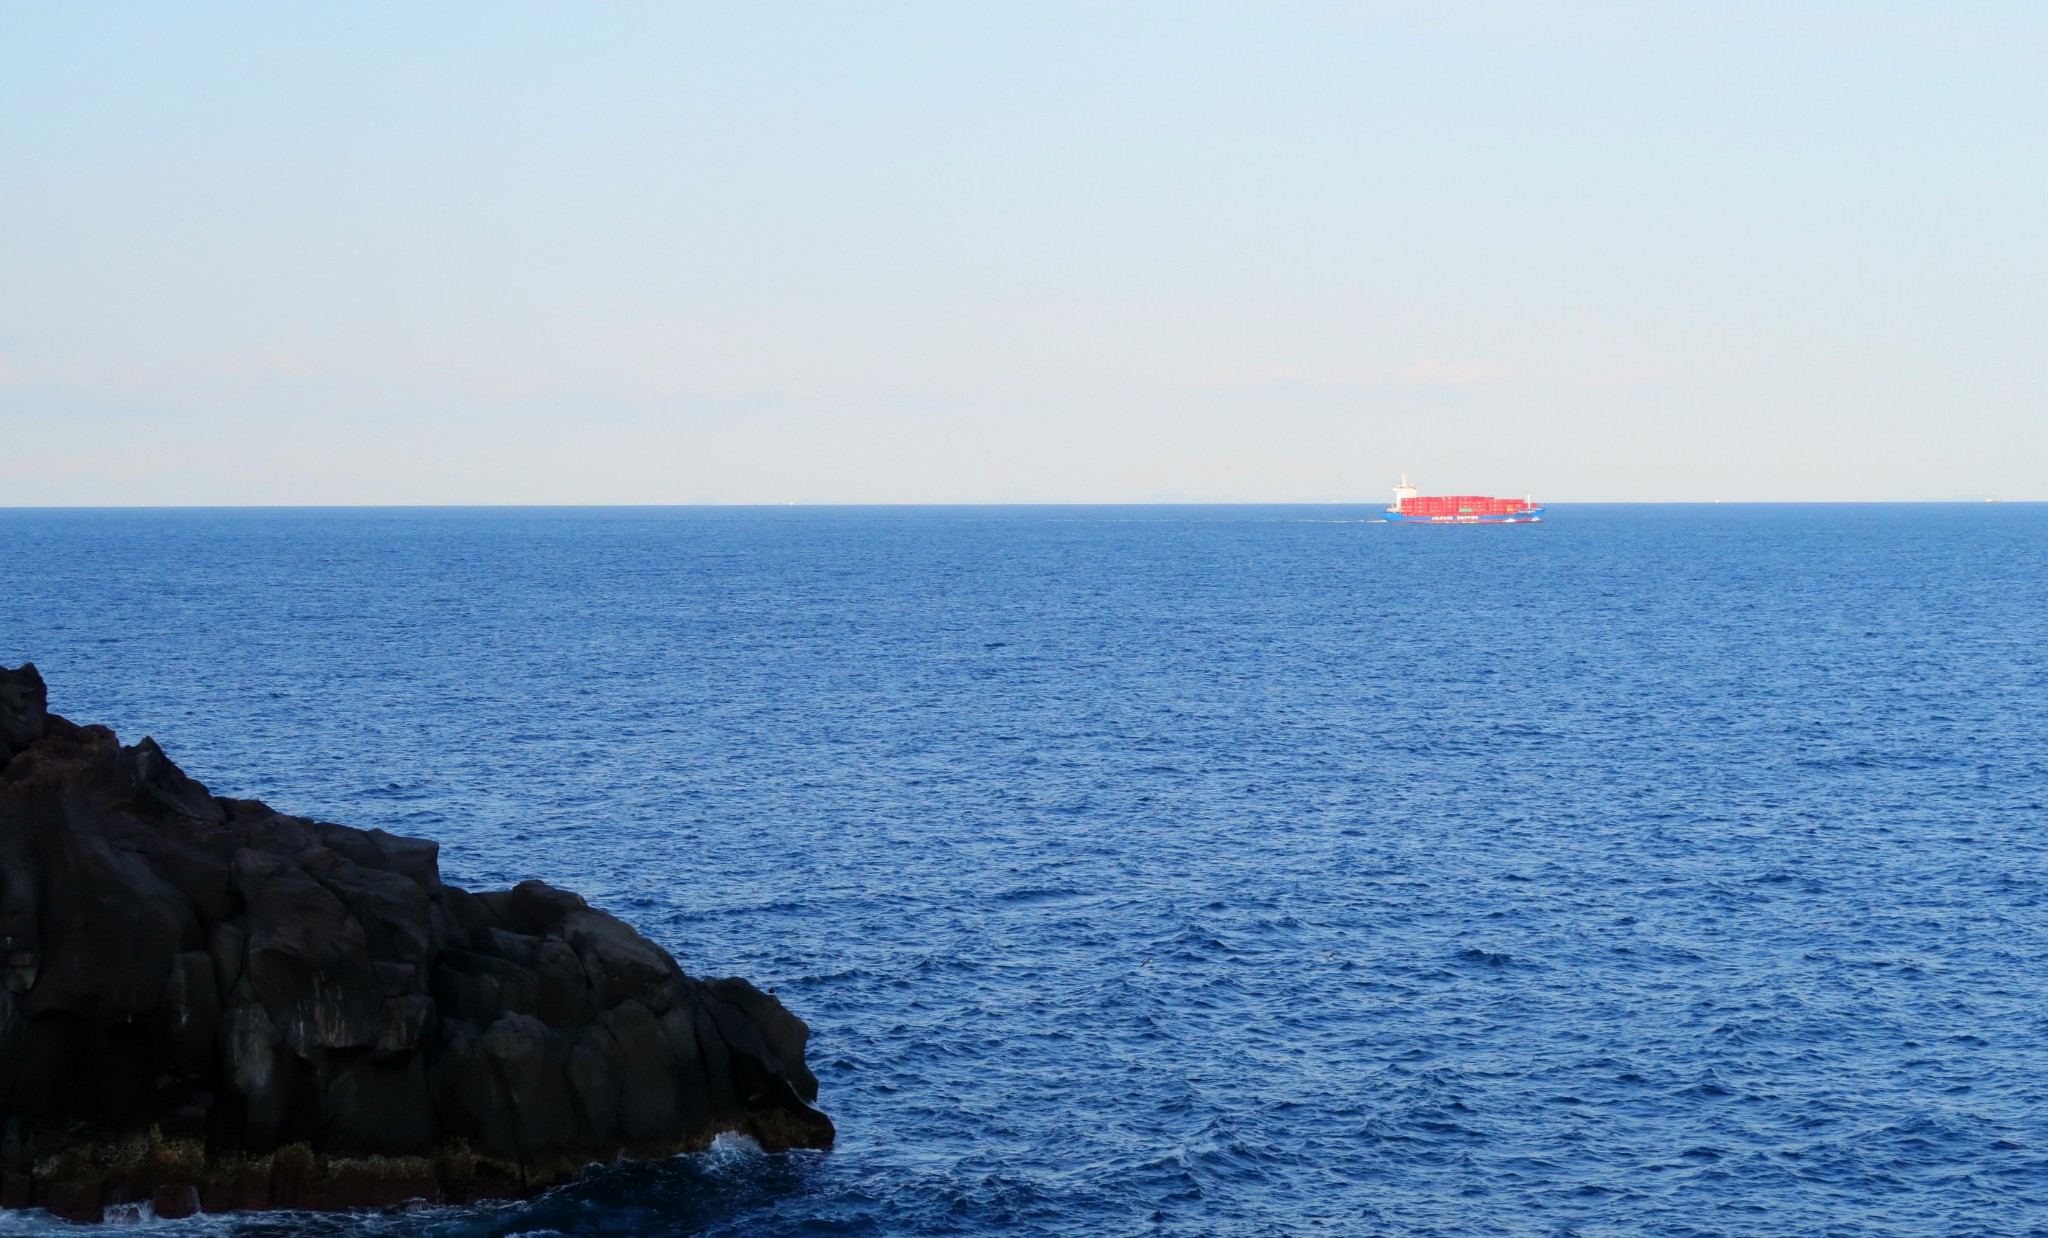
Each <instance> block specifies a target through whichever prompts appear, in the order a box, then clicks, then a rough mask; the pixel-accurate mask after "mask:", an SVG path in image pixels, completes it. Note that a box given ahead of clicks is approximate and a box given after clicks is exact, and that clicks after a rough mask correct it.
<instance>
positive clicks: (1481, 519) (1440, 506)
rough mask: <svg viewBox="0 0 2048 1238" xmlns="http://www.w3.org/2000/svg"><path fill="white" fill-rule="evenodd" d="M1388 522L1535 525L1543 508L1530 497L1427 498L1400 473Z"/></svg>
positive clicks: (1541, 516)
mask: <svg viewBox="0 0 2048 1238" xmlns="http://www.w3.org/2000/svg"><path fill="white" fill-rule="evenodd" d="M1387 519H1388V520H1398V521H1401V522H1403V523H1410V524H1535V523H1536V522H1538V521H1540V520H1542V519H1543V508H1542V507H1541V506H1539V505H1538V504H1537V502H1536V500H1535V499H1534V498H1533V497H1531V498H1527V499H1495V498H1489V497H1487V496H1485V495H1479V494H1450V495H1424V494H1423V493H1422V492H1421V491H1420V490H1417V489H1416V488H1415V486H1414V485H1413V484H1412V483H1410V482H1409V480H1408V474H1406V473H1403V474H1401V481H1400V484H1399V485H1396V486H1395V487H1394V505H1393V506H1392V507H1389V508H1388V509H1387Z"/></svg>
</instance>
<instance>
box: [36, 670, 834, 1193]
mask: <svg viewBox="0 0 2048 1238" xmlns="http://www.w3.org/2000/svg"><path fill="white" fill-rule="evenodd" d="M808 1036H809V1029H808V1028H806V1027H805V1026H804V1024H803V1023H802V1021H801V1020H799V1019H797V1018H796V1017H795V1016H794V1015H792V1014H791V1013H790V1012H789V1011H788V1010H786V1009H784V1008H783V1006H782V1004H781V1003H780V1002H779V1001H777V1000H776V999H775V998H774V997H773V996H770V995H768V994H766V993H763V992H761V991H760V990H759V989H756V988H755V987H754V986H753V985H751V984H749V983H748V982H746V981H745V980H739V979H726V980H715V981H708V982H707V981H703V980H698V979H694V978H692V977H690V976H687V975H684V974H683V972H682V970H681V968H680V967H678V966H677V964H676V962H675V960H674V959H673V958H671V957H670V956H669V955H668V954H667V953H666V952H665V951H663V950H662V949H661V948H660V947H658V946H656V945H654V944H653V943H651V942H649V941H648V940H647V939H646V938H644V937H642V936H640V935H639V934H638V933H637V932H635V931H634V930H633V929H632V928H630V927H629V926H627V925H626V924H624V923H622V922H621V921H619V920H617V919H616V918H614V917H612V916H610V915H607V914H606V913H604V912H602V911H599V910H597V909H595V908H592V907H589V906H587V905H586V904H585V903H584V901H583V899H582V898H580V897H579V896H577V895H575V894H573V893H570V892H569V891H566V890H559V889H555V888H553V887H551V886H548V885H545V884H542V883H541V882H538V881H528V882H524V883H522V884H520V885H518V886H516V887H514V888H513V889H511V890H502V891H493V892H488V893H471V892H469V891H465V890H461V889H458V888H456V887H454V886H451V885H448V884H446V883H445V882H443V881H442V880H441V877H440V870H439V865H438V847H437V846H436V844H434V843H432V842H430V841H427V840H424V839H417V838H401V837H397V836H395V835H391V834H387V833H385V832H383V831H381V830H356V829H350V828H348V827H346V826H340V825H333V824H328V823H325V822H320V821H315V820H311V819H308V818H305V817H297V816H291V815H287V814H284V813H279V812H276V811H274V810H273V809H271V808H269V807H268V806H266V805H264V804H261V803H258V802H256V801H254V800H236V799H227V798H222V797H216V796H214V795H212V794H211V793H210V792H209V791H208V790H207V788H206V787H204V786H202V785H201V784H200V783H198V782H196V781H194V780H193V779H192V778H190V777H188V776H186V775H185V774H184V773H183V771H181V770H179V768H178V767H177V766H176V765H175V764H173V763H172V761H171V760H170V759H169V758H168V757H167V756H165V755H164V753H163V751H162V749H160V748H159V747H158V746H157V745H156V744H155V742H154V741H152V740H149V739H146V738H145V739H143V740H142V741H140V742H139V743H136V744H134V745H131V746H125V747H124V746H123V745H121V743H120V742H119V741H118V740H117V739H116V737H115V735H114V733H113V732H111V731H109V730H107V729H106V728H105V727H99V726H78V725H75V724H73V723H71V722H69V721H67V720H65V719H63V718H61V717H58V716H56V715H54V714H51V713H49V711H48V708H47V693H46V690H45V687H44V685H43V681H42V678H41V676H40V675H38V674H37V672H36V670H35V668H34V667H33V666H24V667H21V668H20V669H17V670H8V669H5V668H0V1207H12V1208H22V1207H40V1208H46V1209H48V1210H49V1211H51V1212H53V1213H56V1214H58V1215H61V1216H67V1217H72V1218H74V1219H79V1220H97V1219H99V1218H100V1216H101V1215H102V1210H103V1209H105V1208H107V1207H109V1206H115V1205H121V1204H130V1203H140V1202H149V1203H151V1205H152V1207H153V1208H154V1210H155V1212H156V1214H157V1215H159V1216H174V1215H186V1214H189V1213H191V1212H193V1211H199V1210H204V1211H210V1212H217V1211H232V1210H242V1209H262V1208H350V1207H376V1206H388V1205H394V1204H400V1203H403V1202H406V1201H408V1200H414V1199H425V1200H430V1201H443V1202H451V1203H456V1202H466V1201H469V1200H474V1199H479V1198H490V1197H504V1196H520V1195H526V1194H531V1193H533V1192H535V1191H538V1190H541V1189H544V1188H545V1187H547V1186H550V1185H552V1184H554V1183H557V1182H560V1181H562V1180H564V1179H566V1178H568V1177H570V1176H573V1175H574V1174H575V1173H577V1172H578V1171H579V1170H580V1169H581V1168H582V1167H583V1166H586V1165H588V1164H590V1163H592V1162H594V1161H602V1160H609V1159H613V1158H615V1157H619V1156H629V1157H655V1156H665V1155H669V1154H672V1153H675V1152H679V1151H685V1150H690V1149H695V1148H701V1147H704V1146H706V1145H708V1144H709V1143H710V1141H711V1139H712V1138H713V1137H714V1136H715V1135H717V1134H719V1133H721V1132H727V1131H733V1132H740V1133H744V1134H746V1135H749V1136H751V1137H752V1138H753V1139H755V1140H756V1141H758V1142H759V1143H760V1144H761V1145H762V1146H763V1147H765V1148H768V1149H771V1150H775V1149H785V1148H791V1147H812V1148H823V1147H829V1146H830V1145H831V1142H832V1138H833V1130H832V1124H831V1122H830V1121H829V1120H828V1119H827V1118H826V1117H825V1116H824V1115H823V1114H822V1113H820V1112H819V1111H818V1110H816V1109H815V1108H813V1107H812V1102H814V1101H815V1100H816V1099H817V1091H818V1084H817V1080H816V1079H815V1078H814V1077H813V1076H812V1074H811V1072H810V1071H809V1069H808V1068H807V1067H806V1066H805V1065H804V1047H805V1042H806V1040H807V1039H808Z"/></svg>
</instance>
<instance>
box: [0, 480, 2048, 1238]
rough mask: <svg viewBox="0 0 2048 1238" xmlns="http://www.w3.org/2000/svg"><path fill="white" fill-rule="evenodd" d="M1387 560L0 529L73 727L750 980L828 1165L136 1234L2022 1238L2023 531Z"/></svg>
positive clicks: (2045, 922) (908, 544) (2029, 964)
mask: <svg viewBox="0 0 2048 1238" xmlns="http://www.w3.org/2000/svg"><path fill="white" fill-rule="evenodd" d="M1373 515H1374V511H1373V509H1371V508H1369V507H1342V506H1323V507H1103V508H1066V507H1062V508H1028V507H1025V508H902V509H887V508H846V509H822V508H683V509H670V508H652V509H419V510H400V509H346V510H311V509H294V510H210V511H208V510H109V511H30V510H12V511H0V662H5V663H6V664H8V665H13V664H15V663H18V662H20V661H23V660H31V661H34V662H35V663H36V664H37V665H38V666H40V667H41V668H42V670H43V672H44V674H45V676H46V678H47V679H48V680H49V682H50V686H51V705H52V707H53V708H54V709H55V710H56V711H57V712H60V713H62V714H64V715H66V716H68V717H70V718H72V719H73V720H74V721H79V722H103V723H106V724H109V725H111V726H113V727H114V728H115V729H116V730H118V731H119V732H120V733H121V735H122V737H123V738H124V739H125V740H128V741H131V742H132V741H134V740H137V739H140V738H141V737H142V736H144V735H152V736H154V737H156V739H157V740H158V741H159V742H161V743H162V744H163V746H164V747H165V749H166V750H167V751H168V752H169V753H170V755H171V756H172V757H173V759H175V760H177V761H178V762H179V763H180V764H181V765H182V766H183V767H184V768H185V769H186V771H187V772H189V773H191V774H192V775H193V776H195V777H197V778H199V779H201V780H203V781H204V782H206V783H207V784H208V785H209V786H210V787H212V788H213V789H214V790H215V791H216V792H217V793H221V794H232V795H238V796H254V797H258V798H261V799H264V800H266V801H269V802H270V803H272V804H273V805H274V806H276V807H278V808H280V809H283V810H286V811H291V812H297V813H302V814H306V815H313V816H318V817H321V818H323V819H326V820H334V821H340V822H343V823H346V824H350V825H355V826H361V827H372V826H377V827H382V828H384V829H388V830H392V831H396V832H399V833H406V834H419V835H426V836H429V837H433V838H436V839H439V840H440V841H441V843H442V864H443V869H444V872H445V873H446V874H447V875H448V877H449V878H450V879H451V880H452V881H455V882H457V883H458V884H463V885H467V886H470V887H472V888H486V887H502V886H505V885H509V884H511V883H513V882H515V881H517V880H520V879H523V878H527V877H540V878H544V879H546V880H548V881H550V882H553V883H555V884H558V885H562V886H567V887H569V888H572V889H575V890H578V891H581V892H582V893H584V894H585V895H586V896H588V897H589V899H590V900H591V901H592V902H593V903H595V904H597V905H599V906H602V907H605V908H607V909H608V910H611V911H613V912H615V913H617V914H619V915H620V916H622V917H624V918H625V919H627V920H628V921H630V922H632V923H633V924H635V925H636V926H638V927H639V928H640V929H641V930H642V931H643V932H645V933H646V934H648V935H649V936H650V937H652V938H654V939H655V940H657V941H659V942H660V943H661V944H662V945H664V946H665V947H667V948H668V949H669V950H671V951H673V952H674V953H675V955H676V957H677V958H678V959H679V960H680V961H681V963H682V964H683V967H684V968H685V970H687V971H690V972H691V973H693V974H697V975H702V976H724V975H741V976H746V977H748V978H750V979H752V980H754V981H755V982H757V983H758V984H760V985H761V986H762V987H763V988H772V989H774V990H775V991H776V992H777V993H778V994H779V995H780V996H781V998H782V999H783V1001H784V1002H785V1003H787V1005H788V1006H789V1007H790V1008H791V1009H792V1010H794V1011H795V1012H796V1013H797V1014H798V1015H799V1016H800V1017H802V1018H803V1019H805V1020H806V1021H807V1022H808V1023H809V1024H810V1026H811V1028H812V1032H813V1037H812V1041H811V1062H812V1065H813V1067H814V1068H815V1070H816V1071H817V1073H818V1076H819V1078H820V1080H821V1082H822V1091H821V1095H820V1103H821V1105H822V1107H823V1108H825V1109H826V1111H827V1112H829V1113H830V1114H831V1115H832V1117H833V1118H834V1119H835V1121H836V1122H837V1123H838V1126H839V1131H840V1143H839V1146H838V1147H837V1148H836V1149H835V1150H834V1151H832V1152H829V1153H822V1154H816V1153H804V1154H789V1155H779V1156H766V1155H763V1154H761V1153H759V1152H758V1151H754V1150H752V1149H751V1148H750V1147H748V1146H747V1145H745V1144H744V1143H743V1142H739V1141H722V1142H721V1143H720V1144H719V1145H718V1146H716V1147H714V1148H713V1149H712V1150H711V1151H709V1152H707V1153H703V1154H700V1155H695V1156H688V1157H683V1158H679V1159H677V1160H674V1161H669V1162H662V1163H655V1164H643V1165H625V1166H615V1167H610V1168H607V1169H603V1170H599V1171H597V1172H594V1173H592V1174H591V1175H589V1176H588V1177H587V1178H585V1179H583V1180H581V1181H579V1182H578V1183H576V1184H575V1185H573V1186H570V1187H567V1188H564V1189H562V1190H560V1191H557V1192H556V1193H554V1194H551V1195H548V1196H545V1197H542V1198H540V1199H537V1200H533V1201H528V1202H524V1203H518V1204H507V1205H502V1206H493V1207H479V1208H464V1209H429V1210H424V1211H418V1212H410V1213H403V1212H401V1213H389V1214H359V1215H349V1216H332V1217H292V1216H278V1215H270V1216H247V1217H210V1218H198V1219H194V1220H191V1221H182V1222H157V1223H156V1224H158V1225H161V1226H162V1227H163V1228H166V1229H176V1230H180V1231H192V1232H202V1233H209V1234H212V1233H219V1234H235V1235H285V1234H321V1235H327V1234H332V1235H341V1234H391V1235H436V1236H448V1238H454V1236H457V1235H514V1234H519V1235H550V1234H575V1235H585V1234H589V1235H596V1234H634V1235H683V1234H708V1235H747V1236H750V1238H752V1236H757V1235H765V1236H779V1235H825V1234H831V1235H981V1234H989V1235H997V1234H1001V1235H1009V1234H1018V1235H1023V1234H1047V1235H1090V1236H1094V1235H1292V1234H1302V1235H1353V1234H1357V1235H1379V1234H1385V1235H1444V1236H1449V1235H1523V1234H1528V1235H1578V1236H1584V1238H1592V1236H1595V1235H1672V1236H1677V1235H1770V1236H1773V1238H1776V1236H1782V1235H1790V1234H1798V1235H1834V1234H1840V1235H1930V1234H1955V1235H1991V1234H2048V506H2043V505H2022V504H2005V505H1984V504H1978V505H1961V504H1958V505H1926V506H1905V505H1900V506H1890V505H1853V506H1832V505H1788V506H1748V505H1709V506H1640V507H1638V506H1573V505H1555V506H1553V507H1552V508H1551V512H1550V519H1549V520H1548V521H1547V522H1546V523H1543V524H1541V525H1533V526H1517V527H1498V526H1496V527H1464V528H1433V527H1414V526H1401V525H1389V524H1384V523H1379V522H1376V521H1374V520H1373V519H1372V516H1373ZM66 1229H68V1226H66V1225H65V1224H64V1223H61V1222H56V1221H52V1220H50V1219H49V1218H47V1217H43V1216H41V1215H27V1214H19V1213H17V1214H4V1215H0V1234H19V1233H27V1232H44V1231H51V1232H54V1231H57V1230H66Z"/></svg>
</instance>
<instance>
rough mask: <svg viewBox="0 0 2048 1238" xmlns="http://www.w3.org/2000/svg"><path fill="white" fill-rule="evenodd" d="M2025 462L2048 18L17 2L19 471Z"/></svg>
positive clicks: (741, 487)
mask: <svg viewBox="0 0 2048 1238" xmlns="http://www.w3.org/2000/svg"><path fill="white" fill-rule="evenodd" d="M1401 469H1406V470H1408V471H1409V472H1410V473H1411V474H1413V475H1414V476H1415V477H1416V479H1417V480H1418V481H1419V482H1421V483H1422V484H1423V486H1424V488H1425V489H1426V490H1433V491H1494V492H1501V493H1513V494H1522V493H1525V492H1534V493H1535V494H1536V495H1537V496H1538V497H1540V498H1547V499H1552V500H1631V499H1711V498H1726V499H1730V500H1739V499H1801V498H1813V499H1915V498H1963V497H1982V496H1991V495H1995V496H1998V497H2003V498H2008V499H2023V498H2027V499H2048V5H2044V4H2041V3H2038V2H2036V0H2027V2H2025V3H2008V4H1994V3H1980V4H1971V3H1927V4H1903V3H1882V2H1871V3H1854V4H1850V3H1840V4H1836V3H1811V4H1802V3H1795V2H1793V0H1776V2H1773V3H1680V2H1656V3H1652V2H1648V0H1644V2H1641V3H1627V4H1623V3H1590V2H1589V3H1527V4H1515V3H1494V4H1476V3H1475V4H1462V3H1455V2H1444V0H1438V2H1430V3H1421V2H1418V3H1387V4H1370V3H1361V4H1316V3H1249V2H1247V3H1241V4H1195V3H1175V4H1107V3H1104V4H1060V3H1040V2H1033V3H1028V4H1027V3H1018V4H1009V5H998V4H985V3H944V4H939V3H933V4H882V3H868V4H844V5H828V4H803V5H796V4H788V5H782V4H770V3H749V4H720V5H703V6H698V5H684V4H661V5H606V6H594V5H569V4H561V5H513V4H503V3H493V4H488V5H485V4H476V5H462V4H421V3H403V4H388V5H383V4H362V3H351V4H334V5H329V6H325V7H315V6H309V5H297V4H291V5H280V4H250V5H226V4H199V3H178V4H161V3H150V4H136V5H123V4H97V3H96V4H75V5H73V4H49V3H42V2H40V0H38V2H36V3H17V2H4V3H0V505H4V504H44V503H58V504H65V503H91V504H97V503H296V502H312V503H392V502H405V503H412V502H425V503H472V502H536V503H550V502H599V503H603V502H651V503H669V502H701V501H714V502H784V501H796V502H1012V501H1025V502H1029V501H1046V502H1067V501H1158V500H1170V501H1178V500H1192V501H1325V500H1375V501H1376V500H1383V499H1384V497H1385V494H1386V491H1387V489H1388V487H1389V485H1390V483H1391V481H1392V475H1393V474H1394V473H1396V472H1398V471H1399V470H1401Z"/></svg>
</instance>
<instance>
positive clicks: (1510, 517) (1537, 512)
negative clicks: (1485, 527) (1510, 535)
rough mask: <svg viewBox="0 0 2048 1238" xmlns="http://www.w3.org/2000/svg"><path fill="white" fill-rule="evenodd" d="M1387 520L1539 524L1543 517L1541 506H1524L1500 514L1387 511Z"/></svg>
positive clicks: (1400, 522)
mask: <svg viewBox="0 0 2048 1238" xmlns="http://www.w3.org/2000/svg"><path fill="white" fill-rule="evenodd" d="M1386 517H1387V520H1388V521H1389V522H1390V523H1394V524H1537V523H1539V522H1541V521H1542V519H1543V509H1542V508H1540V507H1529V508H1524V509H1522V510H1521V511H1517V512H1502V513H1500V514H1498V515H1495V514H1492V513H1479V512H1459V513H1457V514H1455V515H1452V514H1448V513H1446V514H1444V515H1441V516H1404V515H1402V514H1401V513H1400V512H1395V511H1390V512H1388V513H1386Z"/></svg>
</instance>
